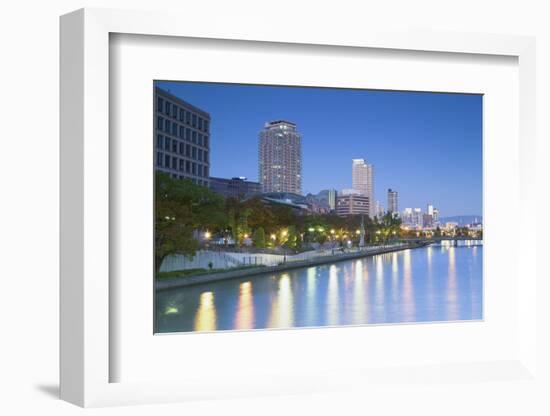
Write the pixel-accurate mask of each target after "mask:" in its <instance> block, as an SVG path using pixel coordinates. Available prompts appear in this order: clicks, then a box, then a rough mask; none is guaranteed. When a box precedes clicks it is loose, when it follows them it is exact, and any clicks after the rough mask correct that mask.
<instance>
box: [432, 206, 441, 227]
mask: <svg viewBox="0 0 550 416" xmlns="http://www.w3.org/2000/svg"><path fill="white" fill-rule="evenodd" d="M432 216H433V220H434V223H436V224H437V223H439V210H438V209H437V208H434V209H433V213H432Z"/></svg>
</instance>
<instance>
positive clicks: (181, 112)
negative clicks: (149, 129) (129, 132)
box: [154, 87, 210, 186]
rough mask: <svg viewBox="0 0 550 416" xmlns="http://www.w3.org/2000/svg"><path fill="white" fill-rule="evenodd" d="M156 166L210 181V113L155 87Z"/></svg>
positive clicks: (201, 181) (174, 174)
mask: <svg viewBox="0 0 550 416" xmlns="http://www.w3.org/2000/svg"><path fill="white" fill-rule="evenodd" d="M154 100H155V101H154V103H155V104H154V105H155V143H156V146H155V147H156V156H155V169H156V170H157V171H160V172H165V173H168V174H170V175H171V176H172V177H173V178H178V179H190V180H192V181H193V182H194V183H196V184H198V185H203V186H208V185H209V172H210V159H209V157H210V115H209V114H208V113H207V112H205V111H203V110H201V109H200V108H197V107H195V106H193V105H191V104H189V103H187V102H185V101H183V100H182V99H180V98H178V97H176V96H175V95H172V94H170V93H169V92H168V91H165V90H163V89H161V88H158V87H155V94H154Z"/></svg>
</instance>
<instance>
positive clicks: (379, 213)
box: [374, 201, 385, 218]
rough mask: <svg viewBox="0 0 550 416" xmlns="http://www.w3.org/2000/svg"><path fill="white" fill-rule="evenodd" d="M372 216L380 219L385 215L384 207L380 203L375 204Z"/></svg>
mask: <svg viewBox="0 0 550 416" xmlns="http://www.w3.org/2000/svg"><path fill="white" fill-rule="evenodd" d="M374 214H375V215H376V217H378V218H382V217H383V216H384V214H385V212H384V205H382V203H381V202H380V201H376V202H375V208H374Z"/></svg>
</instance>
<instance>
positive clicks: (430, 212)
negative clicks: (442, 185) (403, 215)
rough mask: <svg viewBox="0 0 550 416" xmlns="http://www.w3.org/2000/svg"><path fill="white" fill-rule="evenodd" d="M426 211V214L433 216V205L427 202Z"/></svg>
mask: <svg viewBox="0 0 550 416" xmlns="http://www.w3.org/2000/svg"><path fill="white" fill-rule="evenodd" d="M426 212H427V213H428V215H431V216H432V217H433V215H434V206H433V205H432V204H428V207H427V210H426Z"/></svg>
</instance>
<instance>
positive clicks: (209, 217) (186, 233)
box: [155, 172, 227, 272]
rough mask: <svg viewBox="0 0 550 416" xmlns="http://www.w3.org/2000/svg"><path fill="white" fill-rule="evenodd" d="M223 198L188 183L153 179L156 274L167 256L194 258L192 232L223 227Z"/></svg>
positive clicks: (159, 176) (195, 244)
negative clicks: (179, 255)
mask: <svg viewBox="0 0 550 416" xmlns="http://www.w3.org/2000/svg"><path fill="white" fill-rule="evenodd" d="M226 223H227V217H226V216H225V214H224V211H223V198H221V197H220V196H218V195H216V194H215V193H213V192H212V191H210V190H209V189H208V188H205V187H202V186H198V185H195V184H193V183H192V182H191V181H189V180H182V179H173V178H171V177H170V175H168V174H166V173H162V172H157V173H156V175H155V270H156V271H157V272H158V271H159V270H160V266H161V264H162V261H163V260H164V258H165V257H166V256H168V255H170V254H182V255H185V256H188V257H192V256H194V255H195V253H196V250H197V249H198V247H199V242H198V241H197V240H196V239H195V238H194V236H193V233H194V231H195V230H200V229H217V228H220V227H225V225H226Z"/></svg>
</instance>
